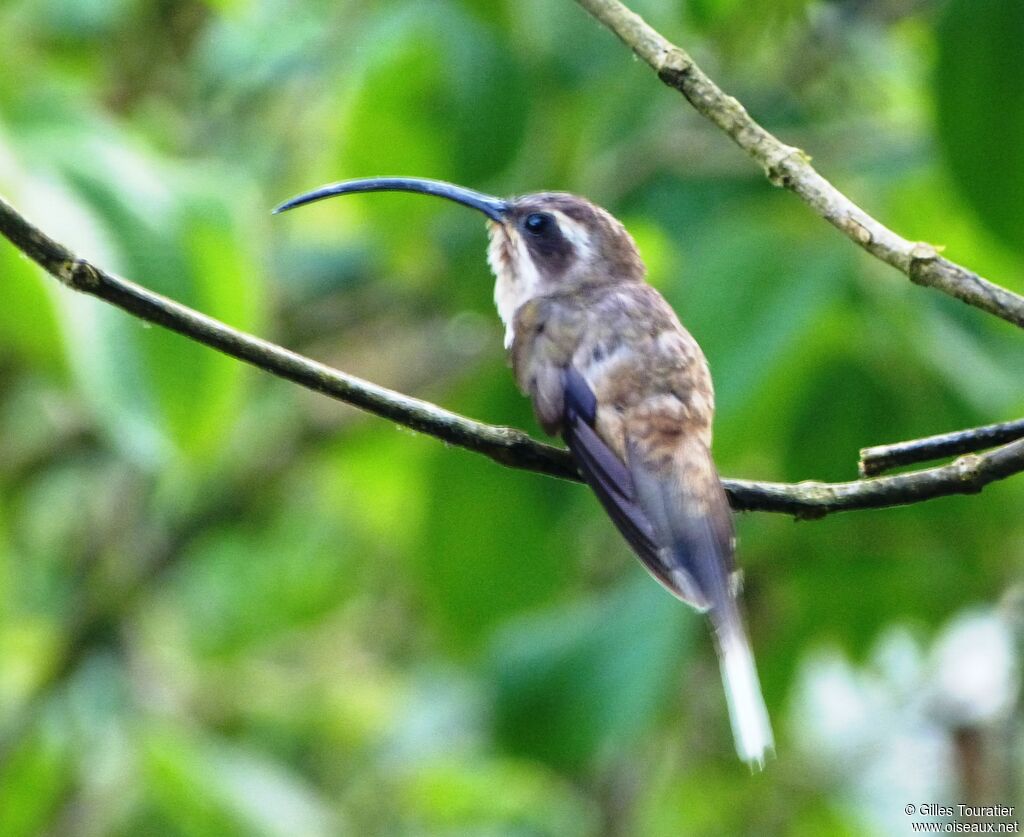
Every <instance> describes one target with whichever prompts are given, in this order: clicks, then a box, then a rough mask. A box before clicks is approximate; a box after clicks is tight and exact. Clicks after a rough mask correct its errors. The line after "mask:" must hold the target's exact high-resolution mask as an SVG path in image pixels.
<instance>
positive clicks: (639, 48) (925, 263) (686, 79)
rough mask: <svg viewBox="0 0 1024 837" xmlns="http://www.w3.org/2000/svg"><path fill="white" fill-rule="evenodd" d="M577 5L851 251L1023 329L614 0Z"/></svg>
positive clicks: (1015, 306)
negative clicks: (824, 173) (856, 250)
mask: <svg viewBox="0 0 1024 837" xmlns="http://www.w3.org/2000/svg"><path fill="white" fill-rule="evenodd" d="M576 2H578V3H579V4H580V5H581V6H582V7H583V8H584V9H586V10H587V11H588V12H590V14H591V15H593V16H594V17H595V18H597V20H598V21H600V22H601V23H602V24H603V25H604V26H605V27H607V28H608V29H610V30H611V31H612V32H614V33H615V34H616V35H617V36H618V37H619V38H620V39H621V40H622V42H623V43H625V44H626V46H628V47H629V48H630V49H632V50H633V52H634V53H636V55H637V56H638V57H639V58H641V59H642V60H643V61H644V62H646V63H647V64H648V65H650V67H651V68H652V69H653V70H654V71H655V72H656V73H657V74H658V78H660V79H661V80H662V81H663V82H664V83H665V84H667V85H668V86H669V87H672V88H674V89H676V90H678V91H679V92H680V93H682V94H683V96H685V97H686V99H687V100H688V101H689V102H690V104H691V105H693V106H694V108H696V109H697V111H698V112H700V113H701V114H702V115H703V116H705V117H707V118H708V119H709V120H711V121H712V122H714V123H715V125H717V126H718V127H719V128H721V129H722V130H723V131H724V132H725V133H726V134H728V135H729V136H730V137H731V138H732V139H733V141H734V142H735V143H736V144H737V145H738V146H739V147H740V148H742V149H743V150H744V151H745V152H746V153H747V154H748V155H749V156H750V157H751V158H753V159H754V160H755V161H756V162H758V163H760V165H761V167H762V168H763V169H764V171H765V174H766V175H767V177H768V179H769V180H770V181H771V182H772V183H773V184H775V185H776V186H783V187H785V188H786V189H789V190H790V191H792V192H795V193H796V194H797V195H799V196H800V198H801V199H802V200H803V201H804V202H805V203H806V204H807V205H808V206H810V207H811V209H812V210H814V211H815V212H816V213H817V214H818V215H820V216H821V217H822V218H824V219H825V220H826V221H828V222H829V223H830V224H832V225H833V226H834V227H835V228H836V229H838V230H839V231H840V232H842V233H843V234H844V235H845V236H846V237H847V238H849V239H850V240H851V241H853V242H854V243H855V244H858V245H859V246H861V247H863V248H864V249H865V250H867V251H868V252H869V253H871V255H873V256H875V257H877V258H879V259H881V260H882V261H883V262H886V263H887V264H890V265H892V266H893V267H895V268H896V269H897V270H899V271H901V272H903V273H905V274H906V275H907V277H908V278H909V279H910V280H911V281H912V282H915V283H916V284H918V285H925V286H927V287H930V288H935V289H936V290H939V291H942V292H943V293H945V294H949V295H950V296H952V297H955V298H956V299H959V300H961V301H963V302H966V303H967V304H968V305H973V306H974V307H975V308H980V309H981V310H982V311H986V312H987V313H989V314H994V315H995V316H997V317H1001V318H1002V319H1004V320H1006V321H1007V322H1010V323H1013V324H1014V325H1016V326H1019V327H1021V328H1024V297H1022V296H1020V295H1018V294H1015V293H1013V292H1012V291H1009V290H1007V289H1006V288H1003V287H1000V286H999V285H996V284H994V283H993V282H990V281H989V280H987V279H984V278H982V277H981V276H979V275H978V274H977V273H974V272H973V271H971V270H968V269H967V268H965V267H963V266H961V265H958V264H956V263H955V262H951V261H950V260H949V259H946V258H943V257H942V256H941V255H939V252H938V249H937V248H936V247H934V246H932V245H931V244H925V243H922V242H914V241H908V240H907V239H905V238H903V237H902V236H900V235H898V234H897V233H895V232H893V231H892V230H890V229H889V228H888V227H886V226H885V225H884V224H882V223H881V222H879V221H877V220H875V219H874V218H872V217H871V216H870V215H868V213H866V212H865V211H864V210H863V209H861V208H860V207H859V206H857V205H856V204H855V203H854V202H853V201H851V200H850V199H849V198H848V197H846V195H844V194H843V193H842V192H840V191H839V190H838V189H837V188H836V187H835V186H833V185H832V184H831V183H830V182H829V181H828V180H826V179H825V178H824V177H822V176H821V175H820V174H819V173H818V172H817V171H816V170H815V168H814V167H813V166H812V165H811V163H810V158H809V157H808V156H807V155H806V154H805V153H804V152H803V151H801V150H800V149H799V148H794V147H793V146H790V145H786V144H785V143H783V142H781V141H780V140H779V139H778V138H777V137H775V136H774V135H772V134H771V133H769V132H768V131H767V130H766V129H765V128H764V127H763V126H761V125H760V124H759V123H758V122H756V121H755V120H754V119H752V118H751V116H750V114H748V113H747V111H746V110H745V109H744V107H743V105H741V104H740V103H739V102H738V101H736V99H734V98H733V97H732V96H729V95H727V94H726V93H725V92H723V91H722V89H721V88H720V87H718V85H716V84H715V83H714V82H713V81H712V80H711V79H710V78H709V77H708V76H707V75H706V74H705V73H704V71H703V70H701V68H700V67H698V66H697V64H696V63H695V62H694V60H693V59H692V58H691V57H690V55H689V54H688V53H687V52H686V51H685V50H683V49H682V48H680V47H678V46H676V45H675V44H673V43H671V42H670V41H669V40H667V39H666V38H665V37H664V36H662V35H661V34H660V33H659V32H657V31H656V30H655V29H653V28H652V27H651V26H650V25H649V24H648V23H647V22H646V21H644V20H643V18H641V17H640V16H639V15H637V14H635V13H634V12H632V11H630V10H629V9H628V8H627V7H626V6H624V5H623V4H622V3H620V2H619V1H618V0H576Z"/></svg>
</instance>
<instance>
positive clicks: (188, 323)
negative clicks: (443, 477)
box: [0, 198, 1024, 518]
mask: <svg viewBox="0 0 1024 837" xmlns="http://www.w3.org/2000/svg"><path fill="white" fill-rule="evenodd" d="M0 234H2V235H4V236H5V237H6V238H7V239H8V240H9V241H10V242H11V243H12V244H14V246H15V247H17V248H18V249H19V250H21V252H23V253H24V254H25V255H27V256H29V257H30V258H32V259H33V260H34V261H35V262H37V263H38V264H39V265H40V266H42V267H43V268H44V269H45V270H46V271H47V272H48V273H50V274H51V275H52V276H54V277H56V278H57V279H58V280H60V281H61V282H62V283H63V284H65V285H66V286H67V287H69V288H71V289H72V290H76V291H80V292H82V293H87V294H91V295H92V296H95V297H98V298H99V299H102V300H104V301H106V302H109V303H111V304H113V305H116V306H117V307H119V308H121V309H123V310H125V311H127V312H128V313H129V314H132V315H134V316H136V317H139V318H140V319H143V320H148V321H149V322H152V323H156V324H157V325H160V326H163V327H165V328H169V329H171V330H173V331H176V332H178V333H179V334H182V335H184V336H185V337H188V338H190V339H192V340H195V341H197V342H199V343H203V344H205V345H207V346H210V347H211V348H213V349H216V350H218V351H220V352H224V353H225V354H228V355H231V356H232V357H236V358H238V359H239V360H243V361H245V362H246V363H249V364H252V365H253V366H255V367H257V368H259V369H262V370H264V371H265V372H269V373H271V374H272V375H276V376H278V377H280V378H285V379H287V380H289V381H293V382H295V383H297V384H300V385H301V386H304V387H306V388H307V389H311V390H315V391H317V392H321V393H323V394H325V395H329V396H331V397H332V398H335V399H337V400H339V401H343V402H345V403H347V404H351V405H353V406H355V407H359V408H360V409H362V410H365V411H367V412H369V413H373V414H374V415H378V416H381V417H383V418H386V419H389V420H391V421H393V422H395V423H396V424H401V425H404V426H405V427H410V428H412V429H413V430H418V431H420V432H421V433H426V434H427V435H429V436H433V437H435V438H437V439H440V440H442V441H444V442H447V443H449V444H452V445H456V446H458V447H461V448H465V449H466V450H470V451H473V452H475V453H480V454H483V455H484V456H487V457H489V458H490V459H493V460H494V461H495V462H498V463H500V464H502V465H505V466H508V467H510V468H521V469H524V470H527V471H536V472H538V473H541V474H547V475H548V476H552V477H560V478H561V479H568V480H576V481H578V480H579V479H580V478H579V475H578V474H577V472H576V468H575V467H574V465H573V463H572V459H571V458H570V456H569V454H568V452H567V451H565V450H561V449H559V448H555V447H552V446H550V445H545V444H542V443H540V442H537V441H535V440H534V439H532V438H530V436H529V435H527V434H526V433H524V432H523V431H521V430H516V429H514V428H510V427H496V426H494V425H490V424H483V423H482V422H478V421H473V420H472V419H468V418H465V417H464V416H460V415H458V414H457V413H452V412H449V411H448V410H444V409H442V408H441V407H438V406H436V405H435V404H431V403H429V402H426V401H421V400H419V399H417V398H410V397H409V396H407V395H402V394H400V393H397V392H393V391H391V390H389V389H385V388H384V387H381V386H378V385H376V384H371V383H369V382H368V381H364V380H361V379H360V378H357V377H355V376H353V375H347V374H345V373H344V372H339V371H338V370H336V369H332V368H331V367H329V366H326V365H324V364H322V363H318V362H317V361H315V360H310V359H309V358H307V357H303V356H302V355H299V354H296V353H295V352H291V351H289V350H288V349H284V348H281V347H280V346H277V345H275V344H273V343H270V342H268V341H266V340H261V339H260V338H258V337H253V336H252V335H250V334H246V333H244V332H241V331H237V330H235V329H233V328H231V327H230V326H227V325H225V324H224V323H221V322H219V321H217V320H215V319H213V318H212V317H207V316H206V315H205V314H200V313H199V312H197V311H193V310H192V309H191V308H188V307H186V306H184V305H181V304H180V303H177V302H174V301H172V300H170V299H167V298H166V297H163V296H160V295H159V294H156V293H153V292H152V291H148V290H146V289H145V288H142V287H140V286H139V285H136V284H134V283H133V282H129V281H127V280H125V279H121V278H120V277H117V276H114V275H113V274H111V273H108V272H107V271H105V270H103V269H102V268H99V267H96V266H95V265H93V264H91V263H90V262H87V261H86V260H84V259H81V258H79V257H77V256H76V255H75V254H74V253H72V252H71V251H70V250H69V249H68V248H66V247H65V246H64V245H62V244H60V243H58V242H56V241H54V240H53V239H52V238H50V237H49V236H48V235H46V234H45V233H44V232H42V231H41V230H39V229H38V228H36V227H34V226H33V225H32V224H30V223H29V222H28V221H27V220H26V219H25V218H24V217H23V216H22V215H21V214H20V213H18V211H17V210H15V209H14V207H12V206H11V205H10V204H8V203H7V202H6V201H4V200H3V199H2V198H0ZM1019 471H1024V440H1018V441H1015V442H1011V443H1009V444H1007V445H1003V446H1002V447H999V448H996V449H995V450H992V451H989V452H988V453H987V454H984V455H982V456H964V457H961V458H960V459H958V460H956V461H955V462H953V463H951V464H949V465H944V466H942V467H939V468H929V469H926V470H921V471H914V472H911V473H907V474H899V475H896V476H891V477H877V478H874V479H862V480H855V481H852V482H842V483H823V482H801V483H796V484H786V483H771V482H752V481H749V480H728V479H727V480H723V482H724V484H725V488H726V491H727V492H728V493H729V499H730V501H731V503H732V505H733V507H734V508H736V509H738V510H740V511H770V512H781V513H784V514H791V515H794V516H796V517H802V518H816V517H823V516H824V515H826V514H828V513H830V512H836V511H847V510H854V509H872V508H884V507H887V506H898V505H904V504H907V503H917V502H920V501H922V500H928V499H931V498H934V497H944V496H947V495H950V494H973V493H976V492H978V491H981V489H982V488H983V487H984V486H986V485H987V484H988V483H990V482H993V481H995V480H999V479H1003V478H1005V477H1008V476H1010V475H1011V474H1015V473H1017V472H1019Z"/></svg>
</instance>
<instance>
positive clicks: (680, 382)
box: [274, 177, 774, 767]
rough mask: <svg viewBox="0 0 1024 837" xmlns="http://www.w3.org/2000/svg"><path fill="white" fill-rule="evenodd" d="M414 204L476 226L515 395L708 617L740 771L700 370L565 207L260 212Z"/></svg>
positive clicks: (362, 183)
mask: <svg viewBox="0 0 1024 837" xmlns="http://www.w3.org/2000/svg"><path fill="white" fill-rule="evenodd" d="M379 191H403V192H419V193H422V194H426V195H434V196H435V197H439V198H445V199H447V200H450V201H455V202H456V203H460V204H463V205H464V206H468V207H471V208H473V209H476V210H478V211H480V212H482V213H483V214H484V215H485V216H486V218H487V229H488V235H489V239H490V243H489V246H488V250H487V258H488V262H489V264H490V267H491V269H492V271H493V273H494V276H495V280H496V281H495V287H494V301H495V305H496V306H497V309H498V316H499V317H500V318H501V320H502V322H503V323H504V326H505V347H506V349H507V350H508V354H509V358H510V361H511V366H512V370H513V373H514V375H515V379H516V382H517V384H518V386H519V388H520V390H521V391H522V392H523V394H524V395H527V396H529V397H530V399H531V400H532V402H533V409H534V413H535V414H536V417H537V420H538V422H539V423H540V425H541V427H542V428H543V429H544V430H545V432H547V433H548V434H550V435H553V436H554V435H560V436H561V437H562V439H563V440H564V441H565V444H566V446H567V447H568V449H569V451H570V452H571V453H572V456H573V459H574V461H575V464H576V466H577V468H578V470H579V473H580V475H581V476H582V477H583V479H584V481H585V482H586V483H587V484H588V485H589V486H590V488H591V489H593V491H594V494H596V495H597V499H598V500H599V501H600V503H601V505H602V506H603V507H604V510H605V511H606V512H607V514H608V516H609V517H610V518H611V520H612V522H613V523H614V524H615V526H616V527H617V528H618V530H619V532H621V533H622V535H623V536H624V538H625V540H626V541H627V542H628V544H629V545H630V547H632V549H633V551H634V552H635V553H636V555H637V557H638V558H639V559H640V561H641V562H642V563H643V565H644V566H645V567H646V568H647V570H648V571H649V572H650V573H651V575H653V576H654V578H655V579H657V580H658V581H659V582H660V583H661V584H662V585H663V586H664V587H665V588H667V590H668V591H669V592H670V593H672V594H673V595H675V596H676V597H678V598H679V599H681V600H682V601H683V602H686V603H687V604H689V605H691V606H692V607H694V608H696V609H697V610H699V611H702V612H704V613H706V614H707V616H708V619H709V621H710V624H711V627H712V636H713V639H714V644H715V648H716V651H717V653H718V658H719V664H720V668H721V674H722V680H723V684H724V687H725V695H726V702H727V705H728V710H729V717H730V721H731V725H732V729H733V736H734V739H735V743H736V750H737V753H738V754H739V757H740V758H741V759H742V760H743V761H744V762H746V763H747V764H749V765H750V766H751V767H763V765H764V760H765V757H766V755H767V754H768V753H769V752H771V751H772V750H773V749H774V742H773V738H772V730H771V724H770V721H769V719H768V712H767V709H766V707H765V703H764V698H763V697H762V695H761V687H760V683H759V680H758V676H757V670H756V667H755V664H754V657H753V653H752V651H751V647H750V641H749V639H748V637H747V633H746V630H745V628H744V624H743V618H742V615H741V612H740V607H739V602H738V595H739V575H738V573H737V570H736V565H735V559H734V552H735V536H734V529H733V523H732V513H731V509H730V508H729V502H728V498H727V497H726V494H725V491H724V489H723V488H722V484H721V481H720V479H719V476H718V472H717V470H716V468H715V464H714V461H713V459H712V457H711V422H712V417H713V414H714V390H713V387H712V382H711V374H710V372H709V369H708V364H707V360H706V359H705V357H704V353H703V352H702V351H701V348H700V346H699V345H698V344H697V341H696V340H695V339H694V338H693V337H692V336H691V335H690V333H689V332H688V331H687V330H686V329H685V328H684V327H683V326H682V324H681V323H680V322H679V318H678V317H677V316H676V314H675V312H674V311H673V310H672V308H671V307H670V306H669V304H668V303H667V302H666V301H665V300H664V298H663V297H662V296H661V294H660V293H658V291H657V290H655V289H654V288H653V287H652V286H651V285H649V284H648V283H647V281H646V268H645V266H644V263H643V261H642V260H641V258H640V253H639V250H638V249H637V246H636V243H635V242H634V241H633V238H632V236H630V234H629V233H628V232H627V231H626V229H625V227H624V226H623V225H622V224H621V223H620V222H619V221H618V220H617V219H616V218H615V217H614V216H613V215H612V214H611V213H609V212H608V211H607V210H605V209H602V208H601V207H599V206H597V205H595V204H593V203H591V202H590V201H589V200H586V199H585V198H582V197H578V196H576V195H572V194H569V193H565V192H538V193H533V194H527V195H523V196H521V197H515V198H509V199H502V198H497V197H493V196H491V195H487V194H483V193H481V192H477V191H475V190H472V189H467V188H464V187H462V186H457V185H455V184H452V183H446V182H443V181H438V180H429V179H425V178H415V177H408V178H407V177H375V178H362V179H357V180H348V181H343V182H339V183H332V184H329V185H327V186H323V187H321V188H318V189H315V190H313V191H311V192H307V193H304V194H302V195H299V196H297V197H295V198H292V199H291V200H289V201H287V202H285V203H283V204H281V205H280V206H279V207H277V208H276V209H275V210H274V212H275V213H277V212H282V211H285V210H288V209H293V208H295V207H297V206H301V205H304V204H308V203H312V202H314V201H319V200H322V199H324V198H329V197H333V196H337V195H347V194H352V193H358V192H379Z"/></svg>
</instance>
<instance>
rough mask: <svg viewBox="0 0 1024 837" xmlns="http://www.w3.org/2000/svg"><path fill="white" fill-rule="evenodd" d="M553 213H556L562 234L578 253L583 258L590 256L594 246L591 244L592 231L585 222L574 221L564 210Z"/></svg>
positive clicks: (556, 219)
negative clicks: (584, 224)
mask: <svg viewBox="0 0 1024 837" xmlns="http://www.w3.org/2000/svg"><path fill="white" fill-rule="evenodd" d="M551 214H552V215H554V217H555V221H556V222H557V223H558V229H559V231H560V232H561V233H562V236H563V237H564V238H565V240H566V241H568V242H569V243H570V244H571V245H572V246H573V248H574V249H575V250H576V253H577V254H578V255H579V256H581V257H583V258H586V257H587V256H589V255H590V253H591V252H592V250H593V248H592V247H591V244H590V232H589V231H588V230H587V228H586V227H585V226H583V224H580V223H579V222H577V221H574V220H573V219H572V218H570V217H569V216H568V215H566V214H565V213H564V212H559V211H558V210H555V211H554V212H552V213H551Z"/></svg>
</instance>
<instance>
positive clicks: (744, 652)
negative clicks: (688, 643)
mask: <svg viewBox="0 0 1024 837" xmlns="http://www.w3.org/2000/svg"><path fill="white" fill-rule="evenodd" d="M719 654H720V657H721V661H720V662H721V667H722V683H723V685H724V686H725V698H726V702H727V703H728V705H729V720H730V721H731V722H732V733H733V737H734V738H735V740H736V752H737V753H739V757H740V758H741V759H743V761H745V762H746V763H747V764H749V765H750V766H751V768H754V767H756V768H758V769H761V768H763V767H764V762H765V758H766V757H767V756H768V754H769V753H773V752H774V751H775V740H774V738H773V737H772V725H771V721H769V720H768V709H767V708H766V707H765V705H764V698H763V697H762V696H761V684H760V682H759V681H758V679H757V669H756V668H755V666H754V655H753V654H752V653H751V652H750V643H749V642H748V641H747V638H746V637H745V636H744V635H743V633H742V629H741V630H730V631H726V632H724V635H723V636H721V637H720V647H719Z"/></svg>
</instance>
